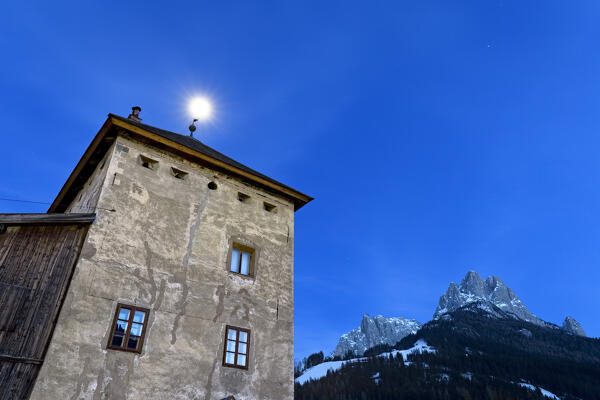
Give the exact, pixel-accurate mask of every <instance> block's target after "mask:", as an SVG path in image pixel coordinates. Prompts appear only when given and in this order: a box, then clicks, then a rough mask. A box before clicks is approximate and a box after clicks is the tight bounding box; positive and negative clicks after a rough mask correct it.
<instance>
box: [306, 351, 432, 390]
mask: <svg viewBox="0 0 600 400" xmlns="http://www.w3.org/2000/svg"><path fill="white" fill-rule="evenodd" d="M435 352H436V350H435V349H434V348H433V347H431V346H429V345H428V344H427V343H426V342H425V341H424V340H418V341H416V342H415V344H414V345H413V347H411V348H410V349H406V350H394V351H391V352H387V353H382V354H379V355H378V356H377V357H389V356H390V355H391V356H394V357H395V356H396V355H398V354H401V355H402V358H403V359H404V362H405V363H407V364H409V362H408V361H407V357H408V355H409V354H413V353H435ZM366 359H367V358H366V357H360V358H352V359H350V360H346V361H328V362H324V363H321V364H319V365H315V366H314V367H311V368H309V369H307V370H306V371H304V373H303V374H302V375H300V376H299V377H298V378H296V382H297V383H299V384H301V385H303V384H304V383H306V382H308V381H310V380H311V379H313V380H317V379H321V378H323V377H324V376H326V375H327V372H328V371H332V372H333V371H337V370H339V369H340V368H342V365H344V364H347V363H356V362H361V361H363V360H366Z"/></svg>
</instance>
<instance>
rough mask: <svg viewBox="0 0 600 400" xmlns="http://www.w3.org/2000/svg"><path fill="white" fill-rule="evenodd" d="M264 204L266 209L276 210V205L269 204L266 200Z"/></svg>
mask: <svg viewBox="0 0 600 400" xmlns="http://www.w3.org/2000/svg"><path fill="white" fill-rule="evenodd" d="M263 206H264V208H265V211H268V212H275V206H274V205H273V204H269V203H267V202H266V201H265V202H264V203H263Z"/></svg>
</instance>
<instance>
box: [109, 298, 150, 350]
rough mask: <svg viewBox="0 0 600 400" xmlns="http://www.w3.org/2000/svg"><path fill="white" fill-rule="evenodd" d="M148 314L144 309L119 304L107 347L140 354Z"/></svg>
mask: <svg viewBox="0 0 600 400" xmlns="http://www.w3.org/2000/svg"><path fill="white" fill-rule="evenodd" d="M148 313H149V310H147V309H145V308H140V307H133V306H129V305H125V304H119V305H118V306H117V312H116V313H115V318H114V321H113V327H112V330H111V332H110V339H109V342H108V346H107V347H108V348H109V349H113V350H123V351H132V352H135V353H141V352H142V345H143V344H144V335H145V334H146V323H147V320H148Z"/></svg>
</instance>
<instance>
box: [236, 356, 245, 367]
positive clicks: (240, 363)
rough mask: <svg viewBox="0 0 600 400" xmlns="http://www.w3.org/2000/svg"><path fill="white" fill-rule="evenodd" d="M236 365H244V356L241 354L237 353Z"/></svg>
mask: <svg viewBox="0 0 600 400" xmlns="http://www.w3.org/2000/svg"><path fill="white" fill-rule="evenodd" d="M237 365H240V366H242V367H245V366H246V356H244V355H242V354H238V359H237Z"/></svg>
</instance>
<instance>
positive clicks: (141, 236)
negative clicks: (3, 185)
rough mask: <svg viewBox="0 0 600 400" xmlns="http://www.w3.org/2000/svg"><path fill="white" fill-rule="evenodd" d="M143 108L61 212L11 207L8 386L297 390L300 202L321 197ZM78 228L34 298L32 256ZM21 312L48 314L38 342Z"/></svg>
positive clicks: (73, 393)
mask: <svg viewBox="0 0 600 400" xmlns="http://www.w3.org/2000/svg"><path fill="white" fill-rule="evenodd" d="M134 114H135V115H131V116H130V117H129V118H123V117H119V116H116V115H112V114H109V116H108V119H107V120H106V122H105V123H104V125H103V126H102V128H101V129H100V131H99V132H98V134H97V135H96V137H95V138H94V139H93V141H92V143H91V144H90V146H89V147H88V149H87V150H86V152H85V154H84V155H83V157H82V158H81V160H80V161H79V163H78V164H77V166H76V168H75V170H74V171H73V173H72V174H71V176H70V177H69V179H68V180H67V182H66V184H65V185H64V187H63V188H62V189H61V191H60V193H59V194H58V196H57V197H56V199H55V201H54V203H53V204H52V206H51V207H50V209H49V211H48V214H37V215H23V214H18V215H15V214H0V228H2V227H3V229H1V230H0V232H3V233H0V264H2V263H3V262H4V267H5V269H6V270H7V271H9V272H7V273H5V274H4V275H3V272H2V271H3V270H2V269H1V268H0V290H2V288H6V289H5V290H4V295H2V293H0V306H2V304H1V303H2V302H3V301H4V303H5V304H4V305H5V307H4V309H3V310H0V313H2V315H3V316H2V317H1V318H0V387H2V386H3V382H4V389H2V388H0V394H2V393H4V395H5V396H6V397H3V398H11V397H10V396H14V398H22V397H19V396H23V395H30V398H31V399H40V400H41V399H44V400H45V399H90V400H92V399H144V400H148V399H206V400H213V399H217V400H219V399H223V398H228V397H229V396H233V397H234V398H235V399H237V400H240V399H248V400H250V399H261V400H266V399H273V400H283V399H292V398H293V389H294V380H293V308H294V302H293V243H294V212H295V211H296V210H298V209H299V208H300V207H302V206H303V205H305V204H306V203H308V202H309V201H311V200H312V198H311V197H309V196H307V195H305V194H302V193H300V192H298V191H297V190H294V189H292V188H290V187H288V186H285V185H284V184H282V183H279V182H277V181H275V180H273V179H271V178H269V177H267V176H265V175H262V174H260V173H258V172H256V171H254V170H252V169H250V168H248V167H246V166H244V165H242V164H240V163H238V162H236V161H234V160H232V159H230V158H228V157H226V156H224V155H223V154H221V153H219V152H217V151H215V150H213V149H212V148H209V147H208V146H206V145H204V144H202V143H201V142H200V141H198V140H196V139H193V138H191V137H189V136H183V135H179V134H176V133H173V132H169V131H165V130H161V129H158V128H155V127H152V126H149V125H146V124H143V123H141V122H140V119H139V118H138V117H137V113H134ZM69 227H70V228H69ZM71 231H72V232H79V236H77V237H75V236H69V237H72V238H73V239H72V240H71V239H69V240H71V241H70V242H69V244H68V245H61V246H59V247H57V246H54V247H53V248H54V249H55V250H52V251H55V252H60V251H63V252H65V251H66V250H64V249H68V250H69V253H68V256H67V255H65V256H64V257H63V256H60V257H59V256H57V257H52V256H47V257H45V258H43V259H44V260H46V261H44V262H47V263H49V264H48V265H52V266H53V268H51V269H47V270H48V271H53V272H47V275H48V276H51V277H54V276H55V271H57V270H61V271H63V270H64V271H63V275H64V278H60V279H62V281H60V282H63V281H64V282H63V283H57V284H49V287H57V288H58V289H56V290H54V291H53V292H52V293H53V296H54V297H52V296H50V297H46V298H44V299H47V300H44V299H42V301H41V302H40V304H42V305H36V306H35V307H34V306H33V305H31V304H32V303H31V302H30V300H31V298H33V297H36V296H37V297H39V296H49V294H48V293H50V292H49V291H44V292H43V293H41V292H40V290H37V289H36V288H37V287H38V286H39V284H38V283H23V282H25V281H26V280H25V278H23V277H22V275H23V274H20V275H19V273H18V271H19V270H22V268H23V267H22V266H23V265H25V264H27V265H34V264H35V263H32V262H30V261H28V260H31V259H29V258H28V259H25V258H24V257H23V256H22V254H25V253H27V252H29V253H31V254H37V252H40V251H42V252H43V251H48V252H50V250H44V249H46V247H44V246H50V245H51V244H52V243H55V242H53V241H54V240H56V239H53V238H56V237H58V236H57V235H58V233H57V232H71ZM61 234H62V233H61ZM27 235H29V236H27ZM31 235H34V236H33V237H36V236H35V235H37V239H35V240H32V239H31V238H32V236H31ZM65 235H66V234H65ZM72 235H75V234H74V233H73V234H72ZM26 237H28V238H29V239H25V238H26ZM78 238H79V239H78ZM19 241H20V242H19ZM33 242H35V243H33ZM15 243H23V244H22V247H20V248H19V249H16V247H15V246H17V245H16V244H15ZM65 243H67V242H66V241H65ZM27 246H29V247H27ZM32 246H33V247H32ZM57 248H58V250H56V249H57ZM24 249H25V250H24ZM40 249H41V250H40ZM29 253H28V254H29ZM17 254H20V256H17ZM49 254H50V253H49ZM61 254H62V253H61ZM65 254H67V253H65ZM31 257H33V256H31ZM3 260H4V261H3ZM7 260H8V261H7ZM11 260H12V261H11ZM48 260H50V261H48ZM35 265H37V264H35ZM44 265H46V264H44ZM11 268H12V272H10V271H11ZM36 268H37V267H36ZM15 271H16V272H15ZM44 271H46V269H45V270H44ZM34 272H35V271H34ZM43 273H46V272H43ZM30 275H31V276H33V275H34V274H30ZM42 275H43V274H42V273H38V275H37V276H42ZM44 276H45V275H44ZM44 279H45V278H44ZM52 279H54V278H52ZM57 279H58V278H57ZM40 280H41V281H43V279H42V278H40V279H38V281H37V282H39V281H40ZM15 282H16V283H15ZM32 282H33V281H32ZM56 282H59V280H57V281H56ZM2 285H4V286H2ZM28 285H29V286H28ZM61 285H62V286H61ZM19 287H24V288H25V289H27V290H29V292H24V290H25V289H18V288H19ZM19 290H20V291H19ZM36 290H37V292H36ZM38 292H40V293H41V294H40V293H38ZM22 293H24V294H22ZM32 293H38V294H36V295H35V296H34V295H33V294H32ZM3 296H4V298H5V300H2V298H3ZM11 296H12V297H11ZM19 296H21V297H19ZM28 296H29V297H28ZM8 298H11V299H12V300H10V301H9V300H6V299H8ZM21 298H22V299H23V300H18V299H21ZM15 299H17V300H18V301H17V300H15ZM19 301H20V303H19ZM17 303H18V305H15V304H17ZM7 304H8V305H7ZM43 304H46V305H47V306H46V307H45V308H44V307H43ZM10 307H13V308H14V309H15V310H17V308H15V307H18V310H19V311H18V312H12V313H9V312H8V311H6V310H9V309H10ZM36 307H37V308H36ZM46 309H47V310H46ZM21 312H22V314H27V315H29V314H31V315H34V316H35V315H43V316H44V317H43V318H45V319H43V321H44V323H43V324H38V325H35V326H41V327H42V328H41V331H43V332H44V334H43V335H42V334H40V335H41V336H40V337H41V339H38V338H36V339H35V342H36V343H37V342H40V343H41V344H40V345H39V346H38V348H39V350H36V351H38V354H37V355H34V354H33V353H32V354H29V353H27V351H26V348H27V349H30V348H32V347H31V346H30V345H23V343H25V342H26V341H32V340H33V339H27V338H28V337H29V336H31V335H32V333H31V332H32V330H33V327H34V325H32V324H33V323H30V322H23V321H22V320H23V318H21V319H19V318H20V317H18V314H19V313H21ZM45 313H47V316H45V315H46V314H45ZM9 314H10V315H9ZM32 318H33V317H32ZM39 318H42V317H39ZM3 320H5V322H2V321H3ZM7 321H8V322H7ZM3 324H4V328H3ZM27 324H29V325H27ZM2 329H4V331H3V330H2ZM20 330H22V332H25V331H27V333H26V334H25V333H21V334H19V335H20V336H18V332H19V331H20ZM11 335H12V336H11ZM27 335H29V336H27ZM45 337H47V339H44V338H45ZM19 338H21V339H19ZM19 340H20V341H21V342H19ZM44 340H45V342H44ZM3 341H4V344H3ZM8 342H10V343H11V344H10V346H8V345H6V343H8ZM15 343H16V344H15ZM19 349H21V350H19ZM19 351H20V353H19ZM32 351H33V350H32ZM11 352H12V353H11ZM9 353H11V354H9ZM27 354H29V355H27ZM3 355H4V356H3ZM3 357H4V358H3ZM28 360H29V361H28ZM19 368H20V371H25V372H19V373H17V372H18V370H19ZM27 368H29V369H27ZM11 371H12V372H11ZM19 374H21V375H19ZM23 374H24V375H23ZM17 375H18V376H20V378H18V376H17ZM23 376H27V377H28V378H27V379H25V381H27V382H29V384H27V385H26V384H25V383H22V382H24V380H23ZM17 378H18V379H21V380H20V381H19V382H21V383H19V384H17V383H15V382H17ZM11 382H12V383H11ZM11 385H12V386H11ZM19 385H21V388H20V389H19ZM10 387H12V389H10ZM3 390H4V392H3ZM19 390H20V392H19ZM19 393H21V394H19ZM0 397H2V396H0Z"/></svg>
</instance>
